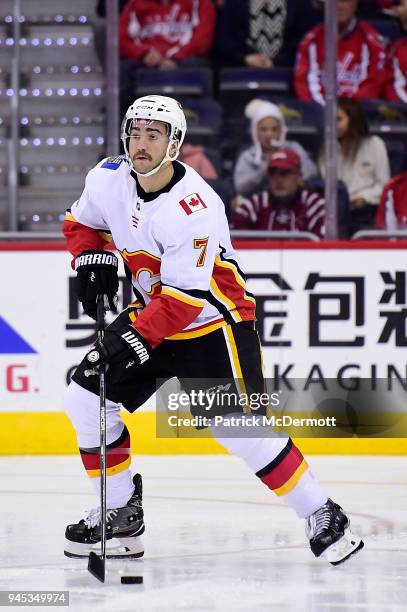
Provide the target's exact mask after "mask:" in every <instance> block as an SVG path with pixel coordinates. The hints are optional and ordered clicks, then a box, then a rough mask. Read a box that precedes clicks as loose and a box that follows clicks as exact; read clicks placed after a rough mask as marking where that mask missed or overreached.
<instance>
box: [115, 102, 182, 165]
mask: <svg viewBox="0 0 407 612" xmlns="http://www.w3.org/2000/svg"><path fill="white" fill-rule="evenodd" d="M136 119H146V120H149V121H163V122H164V123H166V124H167V125H168V146H167V150H166V153H165V156H164V158H163V159H162V160H161V162H160V163H159V164H158V165H157V166H156V167H155V168H153V169H152V170H150V172H145V173H141V172H137V171H136V170H135V172H136V174H139V175H140V176H151V175H152V174H155V173H156V172H158V170H159V169H160V168H161V166H162V165H163V164H164V163H165V162H167V161H174V160H175V159H177V157H178V155H179V151H180V148H181V145H182V143H183V141H184V138H185V133H186V131H187V122H186V119H185V115H184V111H183V110H182V106H181V104H180V103H179V102H178V101H177V100H174V98H169V97H167V96H154V95H151V96H143V97H142V98H137V100H135V101H134V102H133V104H132V105H131V106H129V108H128V109H127V112H126V114H125V116H124V119H123V122H122V128H121V139H122V142H123V147H124V150H125V153H126V159H127V161H128V163H129V164H130V166H131V167H133V163H132V160H131V158H130V155H129V141H130V133H131V128H132V127H133V121H134V120H136ZM174 140H178V143H177V147H176V150H175V152H174V153H173V154H172V155H170V149H171V146H172V145H173V143H174Z"/></svg>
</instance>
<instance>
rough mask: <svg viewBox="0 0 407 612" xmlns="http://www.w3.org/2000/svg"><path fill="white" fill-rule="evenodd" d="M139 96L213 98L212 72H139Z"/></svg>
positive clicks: (179, 69)
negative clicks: (158, 95)
mask: <svg viewBox="0 0 407 612" xmlns="http://www.w3.org/2000/svg"><path fill="white" fill-rule="evenodd" d="M135 89H136V93H137V95H138V96H144V95H147V94H162V95H168V96H207V97H210V96H212V89H213V88H212V71H211V70H210V69H209V68H177V69H176V70H144V69H143V70H138V71H137V76H136V85H135Z"/></svg>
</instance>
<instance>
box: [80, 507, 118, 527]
mask: <svg viewBox="0 0 407 612" xmlns="http://www.w3.org/2000/svg"><path fill="white" fill-rule="evenodd" d="M100 515H101V513H100V508H92V509H91V510H88V514H87V515H86V517H85V525H86V527H89V529H91V528H92V527H96V526H97V525H99V523H100ZM116 515H117V510H116V509H114V508H112V509H111V510H107V511H106V521H110V520H111V519H112V518H114V517H115V516H116Z"/></svg>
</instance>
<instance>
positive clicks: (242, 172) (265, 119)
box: [233, 99, 318, 196]
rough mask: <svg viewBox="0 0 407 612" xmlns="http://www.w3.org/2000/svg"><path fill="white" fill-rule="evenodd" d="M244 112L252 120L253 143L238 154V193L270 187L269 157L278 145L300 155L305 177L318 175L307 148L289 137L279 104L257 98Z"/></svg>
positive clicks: (236, 167)
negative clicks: (268, 185) (268, 182)
mask: <svg viewBox="0 0 407 612" xmlns="http://www.w3.org/2000/svg"><path fill="white" fill-rule="evenodd" d="M245 115H246V117H248V118H249V119H250V120H251V136H252V141H253V144H252V145H251V146H250V147H249V148H247V149H245V150H244V151H243V152H242V153H241V154H240V155H239V157H238V160H237V162H236V166H235V169H234V173H233V182H234V186H235V189H236V191H237V192H238V193H239V194H241V195H244V196H248V195H250V194H252V193H253V192H254V191H259V190H261V189H265V188H266V187H267V163H268V157H269V156H270V155H271V154H272V153H273V152H274V151H276V150H277V149H278V147H282V146H284V147H287V148H290V149H292V150H293V151H295V152H296V153H297V154H298V156H299V157H300V160H301V171H302V175H303V177H304V179H305V180H308V179H309V178H310V177H311V176H315V175H316V174H318V169H317V166H316V164H314V162H313V161H312V160H311V158H310V157H309V155H308V153H307V152H306V151H305V149H304V148H303V147H302V146H301V145H300V144H299V143H298V142H295V141H290V140H288V141H287V140H286V134H287V126H286V123H285V120H284V116H283V114H282V112H281V111H280V109H279V108H278V106H276V105H275V104H272V103H271V102H267V101H266V100H260V99H255V100H252V101H251V102H249V104H248V105H247V106H246V109H245Z"/></svg>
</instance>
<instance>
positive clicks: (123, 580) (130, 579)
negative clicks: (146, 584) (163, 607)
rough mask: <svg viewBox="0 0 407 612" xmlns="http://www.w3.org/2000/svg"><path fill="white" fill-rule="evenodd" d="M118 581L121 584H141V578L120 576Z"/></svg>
mask: <svg viewBox="0 0 407 612" xmlns="http://www.w3.org/2000/svg"><path fill="white" fill-rule="evenodd" d="M120 581H121V583H122V584H143V576H122V577H121V578H120Z"/></svg>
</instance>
